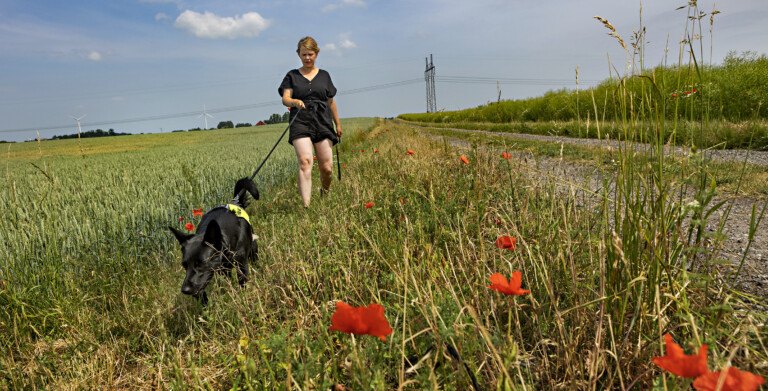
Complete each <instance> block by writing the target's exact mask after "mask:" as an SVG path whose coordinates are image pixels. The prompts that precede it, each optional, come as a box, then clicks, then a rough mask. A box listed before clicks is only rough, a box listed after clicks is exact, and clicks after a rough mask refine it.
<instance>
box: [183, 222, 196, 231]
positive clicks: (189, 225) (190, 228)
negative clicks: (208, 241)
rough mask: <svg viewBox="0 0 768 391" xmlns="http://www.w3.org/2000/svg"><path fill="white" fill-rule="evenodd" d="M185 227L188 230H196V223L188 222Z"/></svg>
mask: <svg viewBox="0 0 768 391" xmlns="http://www.w3.org/2000/svg"><path fill="white" fill-rule="evenodd" d="M184 228H186V229H187V231H192V230H194V229H195V225H194V224H192V223H187V224H186V225H185V226H184Z"/></svg>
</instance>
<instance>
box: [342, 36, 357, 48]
mask: <svg viewBox="0 0 768 391" xmlns="http://www.w3.org/2000/svg"><path fill="white" fill-rule="evenodd" d="M339 46H340V47H342V48H343V49H354V48H356V47H357V44H356V43H354V42H352V41H350V40H349V38H344V39H343V40H342V41H341V43H339Z"/></svg>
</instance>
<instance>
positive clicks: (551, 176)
mask: <svg viewBox="0 0 768 391" xmlns="http://www.w3.org/2000/svg"><path fill="white" fill-rule="evenodd" d="M395 122H396V123H398V124H400V125H405V126H410V127H412V128H415V129H417V130H418V131H419V132H420V133H421V134H423V135H425V136H427V137H431V138H436V139H439V140H441V142H442V141H443V140H445V142H448V143H450V144H452V145H454V146H456V147H459V148H467V147H469V146H470V145H469V143H468V142H466V141H464V140H462V139H460V138H454V137H448V136H441V135H436V134H434V133H430V132H429V130H430V129H438V130H451V131H455V132H462V133H471V134H482V135H490V136H504V137H514V138H525V139H531V140H539V141H545V142H556V143H568V144H577V145H586V146H594V147H599V146H601V145H602V146H606V143H608V145H610V146H612V147H614V148H616V147H618V146H619V145H618V143H617V142H615V141H602V142H601V141H600V140H594V139H573V138H567V137H551V136H539V135H528V134H513V133H498V132H488V131H482V130H466V129H446V128H430V127H422V126H418V125H414V124H409V123H405V122H401V121H397V120H396V121H395ZM632 148H637V149H643V150H647V149H648V146H647V145H645V144H634V145H633V146H632ZM498 152H499V153H501V152H502V151H498ZM506 152H510V151H506ZM665 152H667V153H675V154H678V155H680V154H683V155H684V154H687V153H689V151H688V150H687V149H686V148H681V147H668V148H667V151H665ZM512 153H513V157H512V158H513V159H516V160H518V161H519V162H520V163H521V164H524V165H526V166H527V167H529V168H531V169H532V171H533V172H535V173H537V175H538V176H539V177H541V179H546V180H556V181H558V182H560V183H578V184H584V183H586V187H588V188H589V189H599V188H600V187H601V186H602V183H601V181H600V180H599V179H598V177H597V175H596V172H595V169H594V168H589V167H586V166H583V165H576V164H572V163H569V162H567V161H564V160H562V159H556V158H547V157H542V156H534V155H532V154H530V153H521V152H514V151H512ZM707 153H708V156H709V157H710V158H712V159H714V160H722V161H744V159H747V161H748V162H749V163H752V164H756V165H761V166H768V152H763V151H746V150H717V151H707ZM574 178H578V179H574ZM566 187H568V186H566ZM567 190H568V191H574V189H573V187H572V186H570V188H569V189H567ZM576 191H581V190H576ZM765 202H766V201H764V200H757V199H753V198H748V197H736V198H734V199H733V200H731V201H729V203H726V204H725V205H724V206H723V207H722V208H720V209H719V210H718V211H716V212H715V213H713V214H712V216H711V217H710V218H709V220H708V223H707V227H706V229H707V230H708V231H710V232H715V231H716V230H717V228H718V227H717V225H718V222H719V221H720V220H721V219H722V216H723V214H724V212H725V210H726V207H727V206H728V205H731V211H730V214H729V215H728V218H727V220H726V221H725V225H724V228H723V233H724V234H725V235H727V238H726V239H725V240H724V241H723V243H722V246H723V247H722V249H721V251H720V258H721V259H724V260H727V261H729V262H731V264H732V265H734V266H731V268H732V270H734V271H735V268H736V267H738V265H739V264H740V263H741V260H742V258H744V267H743V270H742V272H741V275H740V277H739V279H738V284H739V288H740V289H741V290H742V291H745V292H747V293H751V294H754V295H756V296H759V297H761V298H763V299H764V301H765V302H766V305H767V306H768V216H766V217H765V218H764V219H763V221H762V222H761V224H760V225H759V227H758V228H757V232H756V235H755V240H754V241H753V242H752V244H751V247H750V248H749V251H748V252H747V253H746V256H745V251H747V248H746V247H747V243H748V240H747V239H748V234H749V226H750V217H751V214H752V208H753V207H755V208H756V210H757V213H758V215H759V213H760V210H761V209H762V208H763V205H764V203H765ZM714 203H715V202H713V203H712V204H714ZM766 308H768V307H766Z"/></svg>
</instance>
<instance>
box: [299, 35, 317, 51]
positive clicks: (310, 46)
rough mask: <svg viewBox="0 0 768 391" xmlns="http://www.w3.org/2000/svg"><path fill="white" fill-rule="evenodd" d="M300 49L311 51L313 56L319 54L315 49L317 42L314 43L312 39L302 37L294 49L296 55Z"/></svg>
mask: <svg viewBox="0 0 768 391" xmlns="http://www.w3.org/2000/svg"><path fill="white" fill-rule="evenodd" d="M301 48H304V49H307V50H311V51H313V52H315V54H318V53H320V48H318V47H317V41H315V39H314V38H312V37H304V38H302V39H300V40H299V45H298V47H297V48H296V53H298V52H300V51H301Z"/></svg>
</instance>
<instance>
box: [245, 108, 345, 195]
mask: <svg viewBox="0 0 768 391" xmlns="http://www.w3.org/2000/svg"><path fill="white" fill-rule="evenodd" d="M300 112H301V107H299V108H298V110H296V115H294V116H293V119H292V120H291V121H290V122H288V126H287V127H286V128H285V130H284V131H283V134H282V135H280V138H279V139H277V142H276V143H275V145H274V146H273V147H272V149H271V150H270V151H269V153H268V154H267V156H266V157H265V158H264V160H262V161H261V164H259V167H258V168H256V171H254V172H253V174H252V175H251V177H250V180H253V178H255V177H256V174H258V173H259V171H261V168H262V167H264V163H266V162H267V160H268V159H269V157H270V156H272V152H275V149H276V148H277V146H278V145H280V141H282V140H283V137H285V134H286V133H288V130H289V129H291V125H293V121H296V118H299V113H300ZM340 142H341V136H339V143H340ZM336 164H337V170H338V174H339V180H341V162H340V161H339V144H338V143H337V144H336ZM244 191H245V190H240V192H239V193H237V195H236V196H235V198H233V199H232V201H233V202H236V201H239V200H240V197H241V195H242V194H243V192H244Z"/></svg>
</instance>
